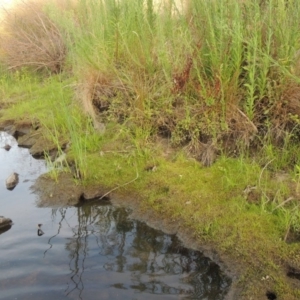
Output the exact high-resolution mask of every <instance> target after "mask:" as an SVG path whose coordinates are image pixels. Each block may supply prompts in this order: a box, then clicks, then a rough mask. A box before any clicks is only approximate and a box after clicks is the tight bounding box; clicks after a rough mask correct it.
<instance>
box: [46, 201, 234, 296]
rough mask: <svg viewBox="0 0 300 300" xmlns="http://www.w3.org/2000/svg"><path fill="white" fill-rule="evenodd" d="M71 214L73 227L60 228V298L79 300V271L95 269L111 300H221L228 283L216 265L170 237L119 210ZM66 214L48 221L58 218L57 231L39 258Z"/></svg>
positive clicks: (98, 208) (83, 284)
mask: <svg viewBox="0 0 300 300" xmlns="http://www.w3.org/2000/svg"><path fill="white" fill-rule="evenodd" d="M74 209H75V214H76V218H77V223H78V224H77V225H76V226H74V227H71V226H70V224H66V225H67V226H70V227H71V230H72V237H68V238H67V239H66V244H65V249H66V250H67V251H68V252H69V270H70V273H69V281H68V284H67V288H66V290H65V295H67V296H72V295H76V297H78V298H79V299H83V298H84V296H85V290H86V289H89V283H88V284H86V283H87V282H89V280H86V279H85V277H86V276H85V272H89V273H90V272H92V273H94V271H93V270H94V269H97V270H98V275H99V274H100V273H105V274H106V275H105V276H101V275H99V276H100V277H101V285H104V286H105V287H106V289H107V290H110V292H109V294H110V295H111V294H114V296H113V298H114V299H121V298H124V297H125V299H141V298H142V297H145V295H147V299H167V298H166V296H168V298H170V299H179V298H180V299H222V298H223V297H224V295H225V292H226V289H227V288H228V286H229V284H230V280H229V279H228V278H226V277H225V276H224V275H222V274H221V272H220V270H219V267H218V266H217V265H216V264H214V263H213V262H212V261H210V260H209V259H208V258H206V257H203V255H202V254H201V253H200V252H198V251H193V250H189V249H186V248H184V247H183V246H182V245H181V243H180V242H179V241H178V239H177V238H176V237H175V236H171V235H166V234H164V233H163V232H161V231H157V230H154V229H151V228H149V227H148V226H147V225H145V224H144V223H141V222H137V221H133V220H131V219H129V218H128V211H127V210H126V209H124V208H123V209H120V208H118V209H117V208H114V207H112V206H111V205H97V206H88V205H87V206H82V207H78V208H74ZM66 212H67V209H66V208H63V209H58V210H53V217H55V218H59V219H60V220H59V222H58V224H59V226H58V230H57V233H56V234H55V235H53V236H52V237H51V238H49V241H48V244H49V248H48V249H47V250H46V251H45V255H47V252H48V251H50V250H51V248H52V247H53V242H54V239H55V237H57V235H59V233H60V229H61V226H62V224H63V223H65V222H66V223H67V220H66ZM87 277H88V278H90V276H89V275H87ZM98 293H99V292H98ZM106 293H107V292H103V294H106ZM132 297H133V298H132ZM149 297H150V298H149ZM108 299H112V298H108Z"/></svg>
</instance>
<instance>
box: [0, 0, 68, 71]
mask: <svg viewBox="0 0 300 300" xmlns="http://www.w3.org/2000/svg"><path fill="white" fill-rule="evenodd" d="M0 49H1V60H2V62H3V63H4V64H5V65H6V66H7V67H8V68H9V69H19V68H23V67H29V68H30V69H33V70H35V71H36V70H47V71H50V72H51V73H59V72H61V70H62V69H63V66H64V62H65V58H66V52H67V48H66V45H65V43H64V40H63V36H62V33H61V31H60V30H59V28H58V27H57V26H56V25H55V23H54V22H53V21H52V20H51V19H50V18H49V16H48V15H47V14H46V13H45V11H44V6H43V3H42V2H41V1H26V2H21V3H19V4H18V5H16V6H14V7H13V8H12V9H10V10H8V11H6V12H5V14H4V16H3V23H2V32H1V39H0Z"/></svg>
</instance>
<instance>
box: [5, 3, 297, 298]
mask: <svg viewBox="0 0 300 300" xmlns="http://www.w3.org/2000/svg"><path fill="white" fill-rule="evenodd" d="M177 2H178V3H177ZM299 20H300V2H299V1H297V0H290V1H284V0H240V1H236V0H218V1H209V0H189V1H188V0H186V1H182V2H180V1H171V0H165V1H162V2H160V1H152V0H147V1H143V0H132V1H117V0H103V1H93V0H74V1H71V0H70V1H68V0H64V1H54V0H53V1H50V0H49V1H47V2H46V4H45V2H43V1H36V2H32V1H28V2H24V3H22V4H20V5H18V6H17V7H15V8H14V9H13V10H12V11H8V12H5V14H4V20H3V22H2V24H1V32H0V34H1V40H0V58H1V74H0V76H1V77H0V81H1V87H0V94H1V100H0V103H1V107H2V113H1V115H0V117H1V119H2V121H3V120H6V119H25V118H28V115H29V119H30V120H31V122H32V123H35V124H39V125H41V126H42V127H43V128H44V134H45V137H47V138H48V139H49V140H51V141H52V142H54V143H55V144H56V145H57V147H58V149H59V153H61V152H62V151H63V145H65V144H66V142H67V143H68V145H69V146H70V147H69V149H68V152H67V157H66V164H65V165H67V166H69V167H70V169H72V170H73V172H74V177H75V179H74V180H77V181H80V182H82V183H83V184H95V183H98V184H101V185H103V186H105V187H107V188H108V190H109V189H110V188H114V187H118V189H119V191H120V192H123V193H136V192H138V193H139V195H140V199H142V200H141V204H140V205H141V206H142V207H143V208H144V209H145V210H146V209H147V210H148V209H150V208H151V209H152V210H153V211H154V212H157V213H158V214H159V215H163V216H164V217H165V218H169V219H170V220H179V221H180V223H181V224H182V225H183V226H185V227H187V228H190V229H191V230H193V232H194V233H195V239H197V240H198V241H200V242H201V241H202V242H203V241H205V243H207V244H210V245H212V246H213V247H214V248H215V249H216V250H217V251H218V252H219V253H220V255H225V256H226V257H227V258H229V259H234V260H236V262H237V264H238V265H239V266H240V267H241V268H238V269H239V274H240V277H239V282H238V286H239V287H241V293H242V295H241V296H240V297H241V298H242V297H245V299H250V296H252V297H254V298H253V299H266V298H267V297H266V292H267V291H270V290H271V291H273V292H274V293H276V294H277V296H278V297H281V299H298V298H299V297H300V290H299V285H298V288H295V287H297V285H296V284H297V280H296V279H294V280H292V279H290V278H288V277H287V276H286V274H287V273H289V274H294V275H295V274H297V272H299V273H300V271H299V270H300V258H299V254H297V253H298V252H299V243H297V242H299V230H300V210H299V197H300V196H299V195H300V155H299V154H298V152H299V138H300V80H299V77H298V76H299V74H300V23H299ZM45 156H46V157H48V161H49V164H52V167H53V169H52V175H53V176H54V178H57V176H58V172H61V170H62V169H61V167H60V166H55V165H54V163H53V161H54V159H55V158H53V157H50V156H49V154H48V153H45ZM71 166H72V168H71ZM56 167H59V168H56ZM74 170H75V171H74ZM64 171H68V168H67V169H64ZM294 275H293V276H294ZM295 276H296V275H295Z"/></svg>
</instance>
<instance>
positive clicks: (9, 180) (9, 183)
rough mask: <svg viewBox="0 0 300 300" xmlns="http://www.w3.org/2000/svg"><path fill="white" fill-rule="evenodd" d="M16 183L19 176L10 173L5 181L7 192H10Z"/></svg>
mask: <svg viewBox="0 0 300 300" xmlns="http://www.w3.org/2000/svg"><path fill="white" fill-rule="evenodd" d="M18 183H19V174H18V173H12V174H11V175H9V176H8V178H7V179H6V188H7V189H8V190H11V191H12V190H13V189H14V188H15V187H16V185H17V184H18Z"/></svg>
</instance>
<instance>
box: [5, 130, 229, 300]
mask: <svg viewBox="0 0 300 300" xmlns="http://www.w3.org/2000/svg"><path fill="white" fill-rule="evenodd" d="M6 143H8V144H10V145H13V147H12V148H11V150H10V151H8V152H7V151H6V150H4V149H3V148H2V147H3V146H4V145H5V144H6ZM12 172H17V173H19V176H20V181H19V184H18V185H17V186H16V188H15V189H14V190H13V191H8V190H7V189H6V187H5V179H6V178H7V177H8V176H9V175H10V174H11V173H12ZM44 172H46V166H45V163H44V162H43V161H38V160H35V159H33V158H32V157H31V156H30V155H29V152H28V150H27V149H22V148H19V147H18V146H17V143H16V141H15V140H14V139H13V138H12V137H10V136H8V135H7V134H5V133H1V132H0V215H4V216H5V217H9V218H11V219H12V220H13V222H14V225H13V226H12V228H11V229H9V230H8V231H6V232H4V233H2V234H0V270H1V272H0V299H21V300H26V299H30V300H34V299H36V300H47V299H51V300H52V299H85V300H87V299H91V300H94V299H113V300H114V299H122V300H127V299H132V300H133V299H143V300H146V299H147V300H148V299H149V300H152V299H153V300H157V299H159V300H162V299H211V300H218V299H223V298H224V295H225V293H226V291H227V289H228V287H229V285H230V279H228V278H227V277H226V276H225V275H224V274H222V272H220V269H219V267H218V266H217V265H216V264H215V263H213V262H212V261H211V260H210V259H208V258H206V257H204V256H203V255H202V254H201V253H200V252H198V251H193V250H189V249H186V248H184V247H183V246H182V244H181V243H180V241H178V239H177V238H176V237H175V236H172V235H167V234H164V233H163V232H161V231H157V230H154V229H152V228H150V227H148V226H147V225H145V224H144V223H141V222H137V221H134V220H131V219H130V218H129V217H128V215H129V211H128V210H127V209H125V208H115V207H113V206H112V205H110V204H109V203H106V204H99V203H98V204H94V205H85V206H82V207H69V208H59V209H51V208H38V207H36V201H37V196H36V195H34V194H31V192H30V186H31V185H32V184H33V182H34V181H35V179H36V178H37V177H38V176H39V174H41V173H44ZM39 223H42V224H43V225H42V227H41V228H42V230H43V232H44V234H43V235H42V236H38V234H37V224H39Z"/></svg>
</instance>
